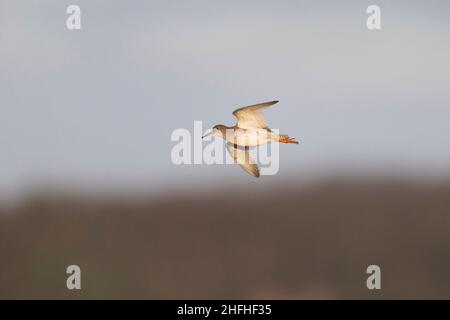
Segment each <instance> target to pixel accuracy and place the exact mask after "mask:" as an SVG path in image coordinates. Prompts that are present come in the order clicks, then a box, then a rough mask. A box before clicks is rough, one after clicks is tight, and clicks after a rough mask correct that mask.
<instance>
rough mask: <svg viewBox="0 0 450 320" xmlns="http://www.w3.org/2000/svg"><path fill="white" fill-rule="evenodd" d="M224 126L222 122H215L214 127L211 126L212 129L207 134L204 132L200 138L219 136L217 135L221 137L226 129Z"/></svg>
mask: <svg viewBox="0 0 450 320" xmlns="http://www.w3.org/2000/svg"><path fill="white" fill-rule="evenodd" d="M226 128H227V127H226V126H224V125H223V124H216V125H215V126H214V127H212V129H211V130H210V131H209V132H208V133H207V134H205V135H204V136H203V137H202V139H203V138H206V137H208V136H219V137H222V136H223V133H224V132H225V131H226Z"/></svg>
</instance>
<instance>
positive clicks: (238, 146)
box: [202, 100, 298, 177]
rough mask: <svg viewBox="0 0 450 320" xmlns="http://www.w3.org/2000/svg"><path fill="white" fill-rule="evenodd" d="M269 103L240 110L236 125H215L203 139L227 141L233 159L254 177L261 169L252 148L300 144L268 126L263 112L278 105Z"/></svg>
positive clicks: (237, 111)
mask: <svg viewBox="0 0 450 320" xmlns="http://www.w3.org/2000/svg"><path fill="white" fill-rule="evenodd" d="M277 102H278V101H277V100H276V101H269V102H263V103H258V104H254V105H251V106H247V107H243V108H239V109H236V110H234V111H233V115H234V116H235V117H236V118H237V123H236V125H234V126H232V127H227V126H225V125H223V124H218V125H215V126H214V127H213V128H212V129H211V131H210V132H209V133H207V134H206V135H204V136H203V137H202V139H203V138H205V137H207V136H211V135H212V136H219V137H221V138H222V139H224V140H225V141H227V143H226V146H227V149H228V151H229V152H230V155H231V157H232V158H233V159H234V160H235V161H236V162H237V163H238V164H239V165H240V166H241V168H242V169H244V170H245V171H246V172H248V173H249V174H251V175H252V176H254V177H259V168H258V165H257V164H256V162H255V161H254V160H253V159H252V157H251V155H250V147H256V146H260V145H263V144H267V143H271V142H280V143H294V144H298V141H297V140H295V138H291V137H289V136H288V135H287V134H277V133H274V132H272V130H271V129H270V128H269V126H268V125H267V122H266V120H265V119H264V117H263V115H262V110H264V109H266V108H268V107H270V106H272V105H274V104H276V103H277Z"/></svg>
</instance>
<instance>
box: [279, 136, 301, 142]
mask: <svg viewBox="0 0 450 320" xmlns="http://www.w3.org/2000/svg"><path fill="white" fill-rule="evenodd" d="M277 141H278V142H279V143H293V144H298V141H297V140H296V139H295V138H291V137H289V136H288V135H287V134H280V135H278V140H277Z"/></svg>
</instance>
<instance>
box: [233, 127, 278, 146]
mask: <svg viewBox="0 0 450 320" xmlns="http://www.w3.org/2000/svg"><path fill="white" fill-rule="evenodd" d="M233 131H234V132H233V134H231V136H230V134H227V136H226V138H225V140H227V141H229V142H232V143H235V144H237V145H239V146H248V147H255V146H260V145H263V144H267V143H270V142H271V141H272V138H273V137H272V133H271V132H270V131H267V130H265V129H260V130H253V129H236V130H233Z"/></svg>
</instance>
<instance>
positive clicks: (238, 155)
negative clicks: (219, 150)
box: [226, 142, 259, 178]
mask: <svg viewBox="0 0 450 320" xmlns="http://www.w3.org/2000/svg"><path fill="white" fill-rule="evenodd" d="M226 146H227V149H228V152H230V155H231V157H232V158H233V159H234V161H236V162H237V164H239V166H241V168H242V169H244V170H245V171H246V172H247V173H249V174H251V175H252V176H254V177H256V178H258V177H259V169H258V165H257V164H256V162H255V160H253V158H252V156H251V155H250V150H249V147H243V146H238V145H237V144H234V143H230V142H227V144H226Z"/></svg>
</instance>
